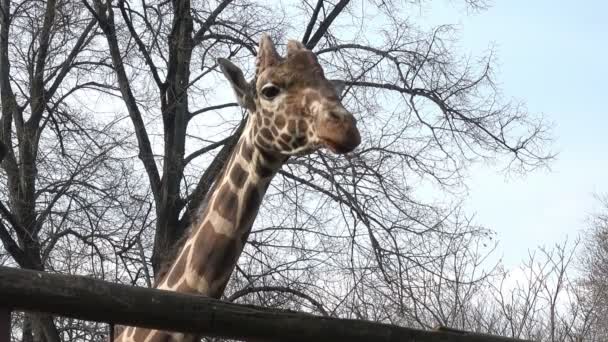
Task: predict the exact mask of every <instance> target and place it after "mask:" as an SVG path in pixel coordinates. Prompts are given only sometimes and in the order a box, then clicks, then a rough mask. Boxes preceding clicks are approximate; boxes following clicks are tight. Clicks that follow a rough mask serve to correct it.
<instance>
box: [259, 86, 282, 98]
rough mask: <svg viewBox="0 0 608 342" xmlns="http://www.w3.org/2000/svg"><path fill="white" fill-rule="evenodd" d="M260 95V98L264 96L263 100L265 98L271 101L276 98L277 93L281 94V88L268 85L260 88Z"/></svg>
mask: <svg viewBox="0 0 608 342" xmlns="http://www.w3.org/2000/svg"><path fill="white" fill-rule="evenodd" d="M261 93H262V96H264V98H266V99H267V100H272V99H274V98H275V97H277V95H279V93H281V88H279V87H277V86H276V85H274V84H272V83H269V84H267V85H265V86H263V87H262V90H261Z"/></svg>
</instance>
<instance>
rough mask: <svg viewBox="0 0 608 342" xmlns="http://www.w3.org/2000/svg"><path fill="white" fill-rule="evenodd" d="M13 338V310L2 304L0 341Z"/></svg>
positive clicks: (0, 310) (7, 340)
mask: <svg viewBox="0 0 608 342" xmlns="http://www.w3.org/2000/svg"><path fill="white" fill-rule="evenodd" d="M10 340H11V310H10V309H9V308H5V307H2V306H0V341H2V342H4V341H6V342H9V341H10Z"/></svg>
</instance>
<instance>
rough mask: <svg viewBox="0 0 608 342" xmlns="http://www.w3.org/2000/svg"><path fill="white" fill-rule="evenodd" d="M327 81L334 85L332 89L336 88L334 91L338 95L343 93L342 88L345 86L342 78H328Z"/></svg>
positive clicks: (340, 95)
mask: <svg viewBox="0 0 608 342" xmlns="http://www.w3.org/2000/svg"><path fill="white" fill-rule="evenodd" d="M329 82H331V84H332V85H333V86H334V89H336V93H337V94H338V97H342V95H344V94H343V93H344V89H345V88H346V83H344V81H342V80H329Z"/></svg>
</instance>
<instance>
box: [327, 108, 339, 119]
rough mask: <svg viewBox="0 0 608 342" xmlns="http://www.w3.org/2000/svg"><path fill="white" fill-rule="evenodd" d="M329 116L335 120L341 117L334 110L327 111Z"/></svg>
mask: <svg viewBox="0 0 608 342" xmlns="http://www.w3.org/2000/svg"><path fill="white" fill-rule="evenodd" d="M329 118H330V119H332V120H335V121H339V120H340V119H341V116H340V114H338V113H336V112H334V111H333V110H330V111H329Z"/></svg>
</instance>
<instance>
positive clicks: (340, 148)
mask: <svg viewBox="0 0 608 342" xmlns="http://www.w3.org/2000/svg"><path fill="white" fill-rule="evenodd" d="M323 145H325V147H327V148H328V149H329V150H330V151H332V152H333V153H336V154H344V153H348V152H351V151H352V150H354V149H355V147H357V145H354V146H353V145H345V144H341V143H339V142H337V141H334V140H331V139H327V138H325V139H323Z"/></svg>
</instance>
